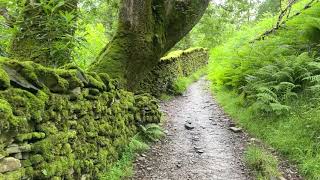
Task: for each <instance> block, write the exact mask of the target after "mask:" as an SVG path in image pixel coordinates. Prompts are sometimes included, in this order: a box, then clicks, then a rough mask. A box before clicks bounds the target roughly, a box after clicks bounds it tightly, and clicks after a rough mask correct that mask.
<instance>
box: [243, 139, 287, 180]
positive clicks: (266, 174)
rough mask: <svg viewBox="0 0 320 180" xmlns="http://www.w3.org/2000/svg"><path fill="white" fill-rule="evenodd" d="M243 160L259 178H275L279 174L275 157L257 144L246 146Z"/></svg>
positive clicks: (263, 179)
mask: <svg viewBox="0 0 320 180" xmlns="http://www.w3.org/2000/svg"><path fill="white" fill-rule="evenodd" d="M245 161H246V164H247V166H248V167H249V168H250V169H251V170H252V171H253V172H254V174H255V176H256V178H257V179H259V180H267V179H270V178H274V179H276V178H277V177H280V176H281V172H280V171H279V168H278V166H279V163H278V160H277V158H276V157H274V156H273V155H272V154H271V153H269V152H267V151H265V150H264V149H262V148H260V147H258V146H255V145H252V146H249V147H248V148H247V150H246V152H245Z"/></svg>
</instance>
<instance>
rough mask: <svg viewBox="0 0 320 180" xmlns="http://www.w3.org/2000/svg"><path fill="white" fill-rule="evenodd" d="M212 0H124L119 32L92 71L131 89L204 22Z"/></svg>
mask: <svg viewBox="0 0 320 180" xmlns="http://www.w3.org/2000/svg"><path fill="white" fill-rule="evenodd" d="M208 3H209V0H122V3H121V4H122V5H121V7H120V15H119V25H118V30H117V33H116V35H115V36H114V38H113V39H112V41H111V42H110V43H109V44H108V45H106V47H105V48H104V49H103V51H102V52H101V54H100V55H99V57H98V58H97V61H96V62H95V63H93V64H92V65H91V67H90V68H89V70H91V71H95V72H106V73H108V74H109V75H110V76H111V77H113V78H118V79H119V80H120V82H121V84H124V85H125V86H126V87H127V88H128V89H129V90H134V89H136V88H137V87H138V86H139V81H140V80H141V79H142V78H143V77H144V76H145V75H146V73H148V72H149V71H150V70H151V69H152V68H153V67H154V66H155V65H156V64H157V62H158V60H159V59H160V58H161V57H162V56H163V55H164V54H165V53H166V52H168V51H169V50H170V49H171V48H172V47H173V46H174V45H175V44H176V43H177V42H178V41H179V40H181V39H182V38H183V37H184V36H185V35H186V34H187V33H188V32H189V31H190V30H191V29H192V28H193V27H194V26H195V24H196V23H197V22H198V21H199V20H200V18H201V17H202V15H203V14H204V12H205V10H206V8H207V7H208Z"/></svg>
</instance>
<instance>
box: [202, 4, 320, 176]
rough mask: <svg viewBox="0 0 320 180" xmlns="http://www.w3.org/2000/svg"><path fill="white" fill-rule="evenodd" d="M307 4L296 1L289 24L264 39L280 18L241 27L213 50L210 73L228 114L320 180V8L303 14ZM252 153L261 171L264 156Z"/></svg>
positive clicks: (287, 22) (269, 18)
mask: <svg viewBox="0 0 320 180" xmlns="http://www.w3.org/2000/svg"><path fill="white" fill-rule="evenodd" d="M308 2H309V1H307V0H302V1H299V2H297V3H296V4H295V5H294V6H293V9H292V10H291V13H290V14H289V17H287V16H285V17H284V21H286V22H285V25H283V26H282V27H280V29H277V30H275V31H273V32H271V34H269V35H267V36H265V37H264V38H263V39H262V40H255V39H257V37H260V35H261V34H263V33H264V32H266V31H267V30H269V29H270V28H271V27H273V26H274V24H275V23H276V21H277V17H267V16H265V18H263V19H261V20H260V21H259V22H257V23H256V24H250V25H248V26H246V25H245V26H243V27H241V29H240V30H239V31H238V32H236V33H235V34H233V36H232V37H231V38H230V39H229V40H228V41H226V42H225V43H224V44H222V45H220V46H218V47H215V48H214V49H213V50H212V51H211V61H210V62H209V70H208V72H209V78H210V79H211V81H212V82H213V90H214V91H215V93H216V96H217V99H218V101H219V103H221V104H222V106H223V108H224V109H225V110H226V111H227V113H229V114H230V115H231V116H232V117H233V118H235V119H237V120H238V121H239V123H240V125H241V126H243V127H245V128H246V129H247V130H248V131H249V133H251V134H254V135H255V136H257V137H258V138H261V139H262V140H264V141H265V142H266V144H269V145H271V146H272V147H274V148H275V149H276V150H278V151H279V152H281V153H282V154H283V155H285V156H286V157H288V158H289V159H290V160H291V161H293V162H296V163H297V164H298V167H299V169H300V172H301V173H302V174H303V175H304V176H305V177H306V179H318V178H319V177H320V167H319V163H320V162H319V139H318V138H319V136H320V134H319V129H320V126H319V118H318V116H319V108H318V104H319V103H318V100H319V87H320V86H319V73H320V69H319V56H320V54H319V43H320V41H319V35H320V31H319V29H320V26H319V20H320V14H319V12H320V3H319V2H318V1H315V2H314V3H313V4H311V8H309V9H307V10H302V9H303V8H304V7H305V5H306V3H308ZM301 10H302V11H301ZM300 11H301V12H300ZM297 12H300V13H299V15H297V16H294V17H293V16H292V15H293V14H296V13H297ZM250 151H251V155H250V156H252V157H253V158H251V160H250V161H252V162H253V163H251V164H252V165H253V166H254V167H256V168H257V167H258V169H259V168H260V169H263V168H262V167H261V162H260V161H262V162H263V161H264V160H262V159H263V158H257V157H259V156H261V152H259V151H258V150H256V149H253V150H250ZM250 156H249V157H250Z"/></svg>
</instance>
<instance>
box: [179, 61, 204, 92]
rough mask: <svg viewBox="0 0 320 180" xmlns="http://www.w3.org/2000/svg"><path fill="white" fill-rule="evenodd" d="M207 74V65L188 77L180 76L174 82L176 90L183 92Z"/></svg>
mask: <svg viewBox="0 0 320 180" xmlns="http://www.w3.org/2000/svg"><path fill="white" fill-rule="evenodd" d="M205 74H207V67H204V68H201V69H199V70H198V71H196V72H195V73H193V74H192V75H190V76H188V77H179V78H178V79H177V80H176V81H175V83H174V92H175V93H177V94H183V93H184V92H185V91H186V90H187V88H188V87H189V86H190V85H191V84H192V83H193V82H195V81H196V80H198V79H200V77H202V76H204V75H205Z"/></svg>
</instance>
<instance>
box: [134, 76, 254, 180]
mask: <svg viewBox="0 0 320 180" xmlns="http://www.w3.org/2000/svg"><path fill="white" fill-rule="evenodd" d="M208 87H209V86H208V82H207V81H206V80H205V79H204V78H202V79H200V80H199V81H198V82H196V83H194V84H193V85H191V86H190V87H189V89H188V91H187V92H186V93H185V94H184V95H183V96H180V97H176V98H174V99H172V100H170V101H168V102H164V103H162V105H161V107H162V110H163V111H164V113H165V114H166V116H167V119H168V121H167V123H166V124H165V129H166V131H165V132H166V134H167V137H166V138H165V139H164V140H162V141H160V142H158V143H156V144H155V145H154V146H153V147H152V148H151V150H150V151H149V152H148V153H146V154H141V155H140V156H139V157H138V158H137V161H136V162H135V164H134V171H135V174H134V177H133V179H137V180H220V179H221V180H233V179H236V180H242V179H243V180H247V179H252V178H251V177H250V173H249V170H248V169H247V168H246V167H245V165H244V163H243V161H242V159H241V158H242V157H243V153H244V150H245V145H246V144H247V137H246V135H245V134H244V133H242V132H238V131H241V130H240V129H237V128H234V130H235V132H234V131H232V130H230V127H233V126H234V124H233V123H232V122H231V121H230V118H229V117H228V116H227V115H226V114H224V112H223V111H222V110H221V108H220V107H219V106H218V104H217V103H216V102H215V101H214V99H213V97H212V96H211V93H210V90H209V89H208Z"/></svg>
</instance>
